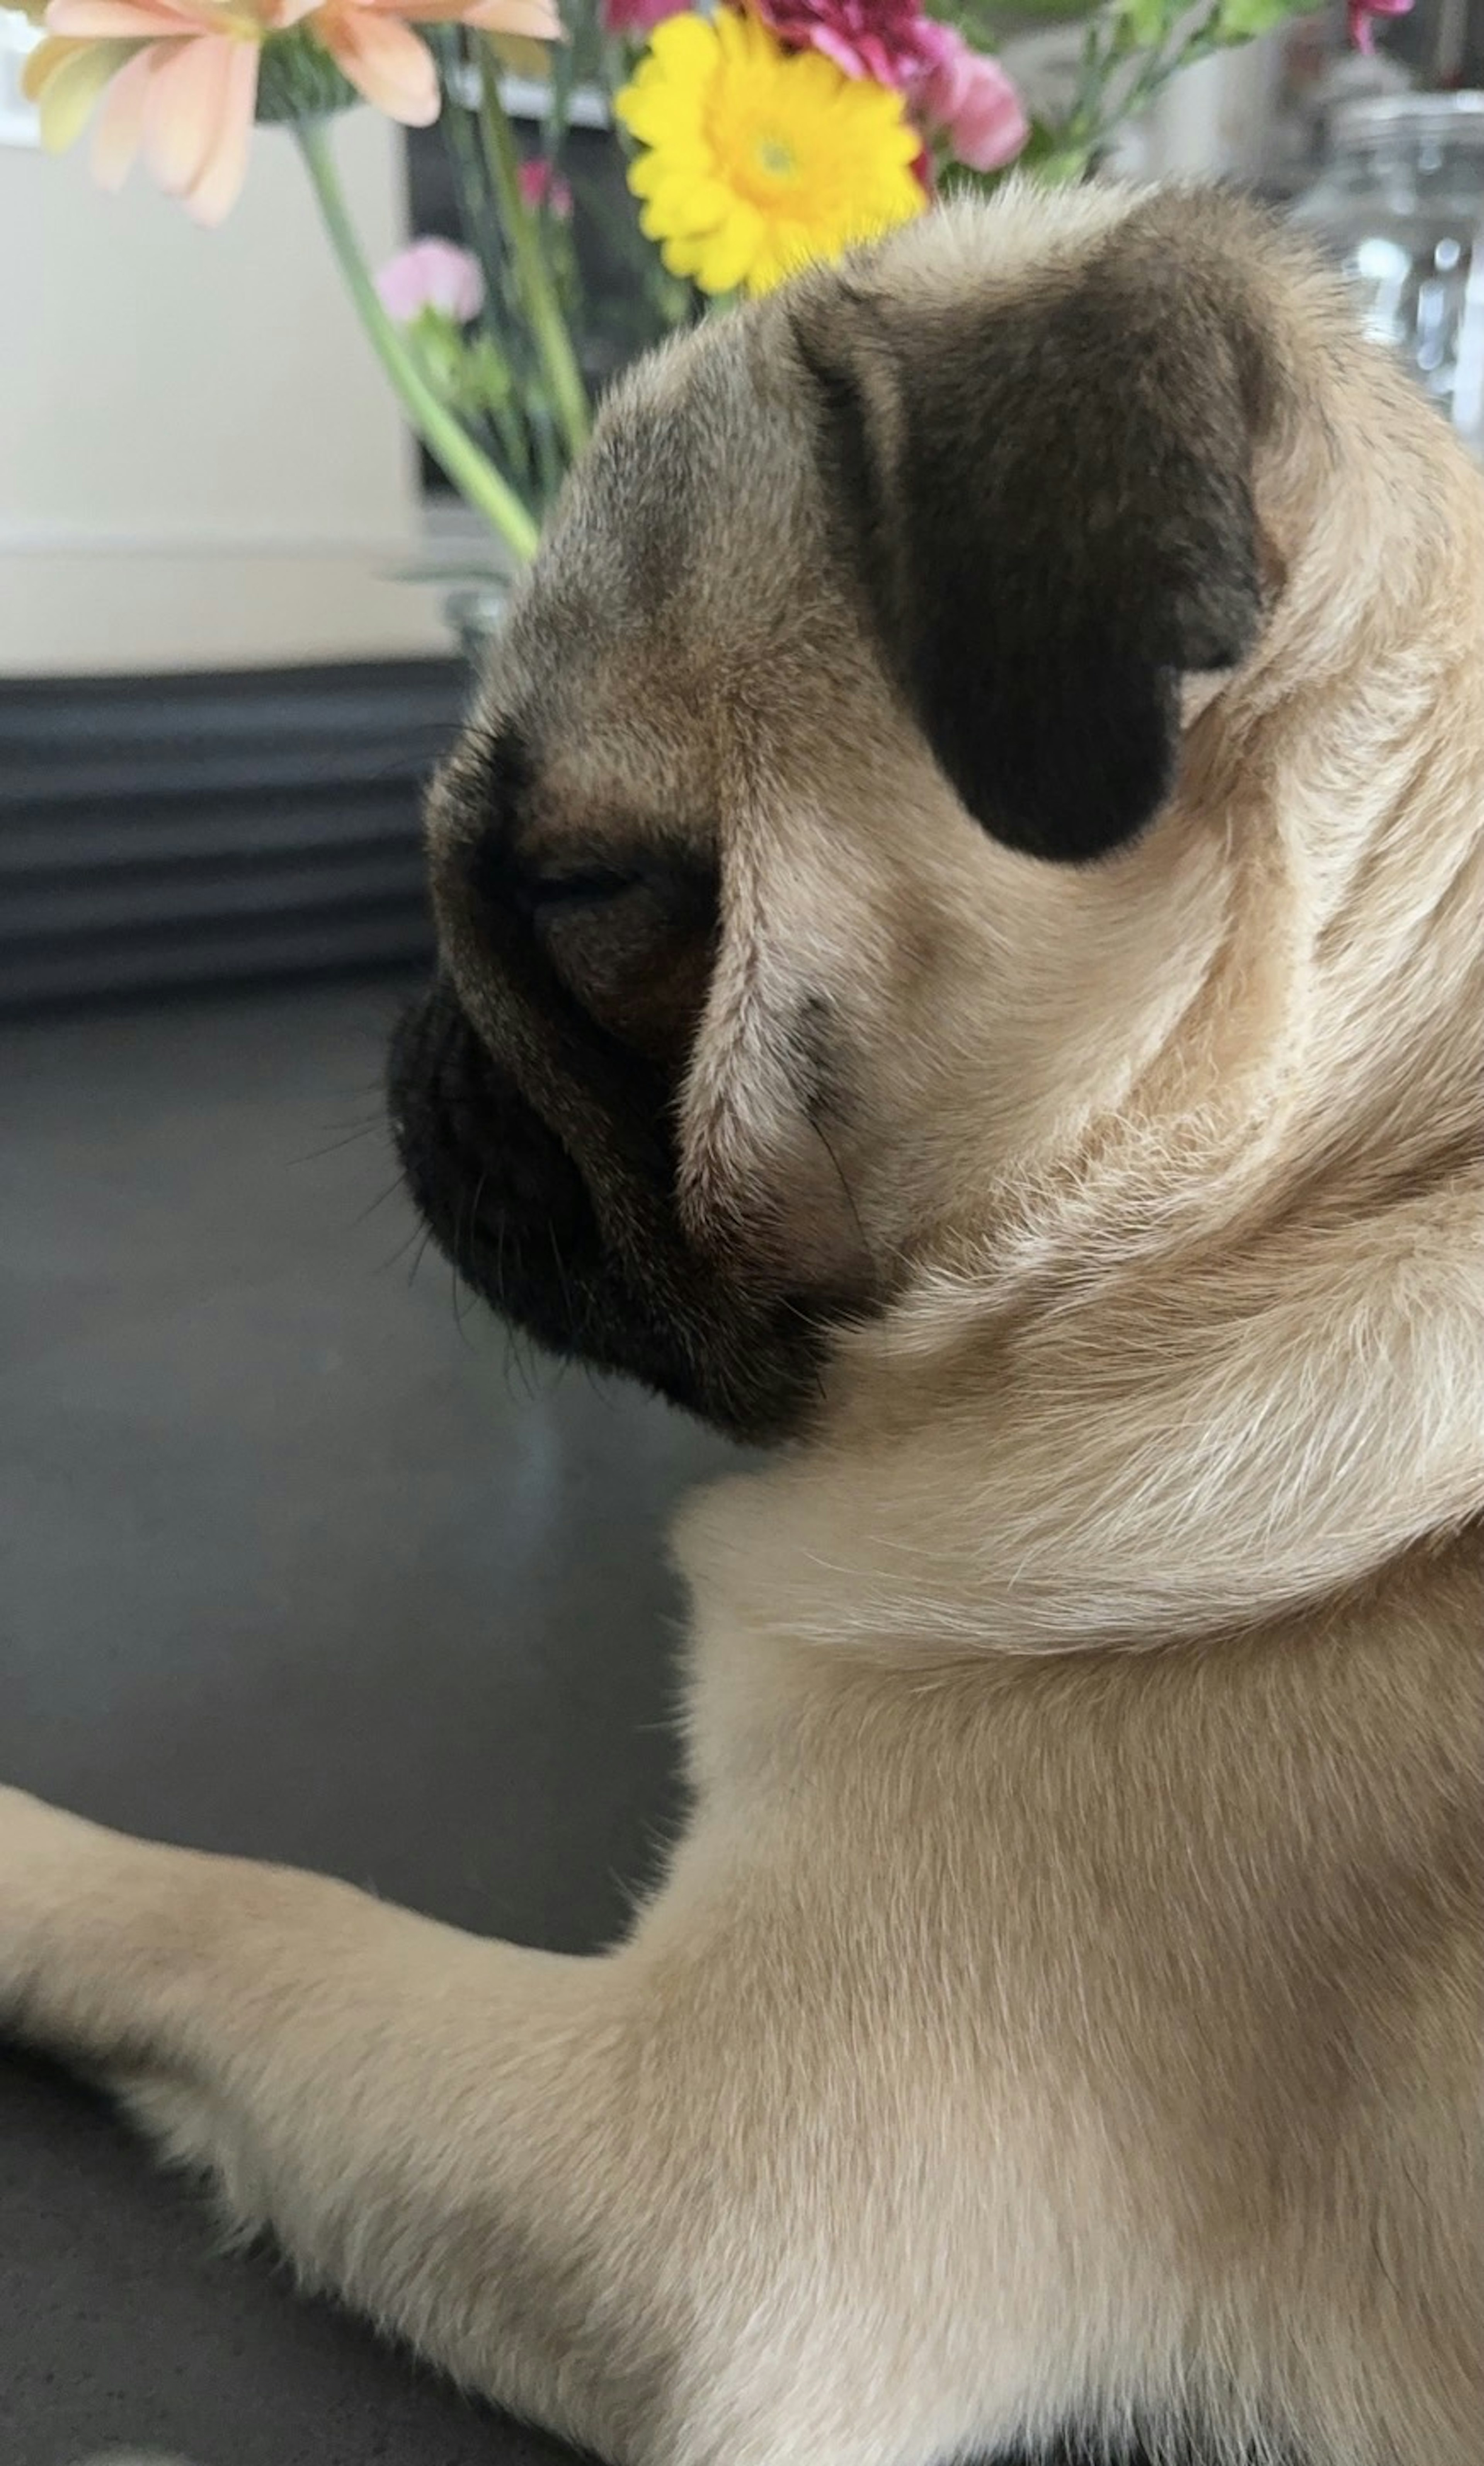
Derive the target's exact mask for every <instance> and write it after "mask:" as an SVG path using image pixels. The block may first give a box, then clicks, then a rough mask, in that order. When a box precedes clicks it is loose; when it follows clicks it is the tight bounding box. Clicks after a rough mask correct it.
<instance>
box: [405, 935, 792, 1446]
mask: <svg viewBox="0 0 1484 2466" xmlns="http://www.w3.org/2000/svg"><path fill="white" fill-rule="evenodd" d="M388 1096H389V1103H390V1110H391V1118H392V1128H393V1137H394V1139H395V1143H396V1149H397V1154H398V1156H399V1158H400V1161H401V1166H402V1172H403V1176H404V1177H405V1180H406V1183H407V1187H408V1190H409V1192H410V1193H411V1196H412V1199H413V1200H414V1203H415V1204H416V1207H417V1209H418V1212H419V1213H420V1215H421V1216H422V1217H423V1219H424V1221H425V1222H426V1223H427V1225H428V1227H429V1229H430V1231H431V1232H432V1235H433V1238H434V1240H435V1242H436V1243H437V1244H438V1247H439V1249H440V1250H442V1252H443V1253H444V1255H445V1256H446V1257H447V1258H448V1259H450V1260H451V1261H452V1262H453V1264H454V1266H455V1267H457V1268H458V1270H459V1272H460V1274H461V1276H462V1277H463V1278H464V1279H465V1281H466V1282H467V1283H468V1284H469V1285H470V1286H472V1287H473V1289H475V1291H477V1292H478V1293H480V1294H481V1295H482V1296H483V1298H484V1299H485V1300H486V1301H487V1302H489V1303H490V1304H491V1305H492V1307H493V1308H494V1309H495V1310H496V1311H499V1312H500V1314H501V1315H502V1316H503V1317H505V1318H507V1319H509V1320H511V1321H512V1322H513V1323H514V1324H515V1325H516V1326H518V1327H521V1328H523V1329H525V1330H526V1331H527V1332H528V1334H531V1335H533V1336H534V1337H535V1338H536V1339H537V1341H538V1342H539V1343H541V1344H542V1345H544V1346H546V1347H547V1349H548V1350H549V1351H551V1352H552V1353H554V1354H556V1355H558V1356H562V1357H564V1358H573V1357H574V1358H578V1359H581V1360H584V1361H588V1362H591V1363H592V1364H594V1365H595V1366H596V1368H599V1369H603V1370H617V1371H621V1372H623V1373H625V1374H626V1375H627V1376H629V1377H631V1378H635V1379H640V1380H641V1381H642V1382H643V1384H645V1385H646V1386H649V1387H653V1388H656V1389H657V1390H658V1391H659V1392H660V1393H661V1394H662V1395H663V1396H667V1397H668V1398H669V1399H670V1400H671V1401H672V1402H674V1403H677V1404H680V1405H683V1406H684V1407H685V1408H686V1410H687V1411H689V1412H692V1413H695V1414H698V1415H699V1416H700V1417H701V1418H702V1419H703V1420H706V1421H708V1422H712V1423H714V1424H717V1425H718V1426H719V1427H721V1428H723V1429H725V1430H727V1431H729V1432H731V1434H732V1435H733V1436H736V1437H739V1438H746V1439H752V1440H765V1439H775V1438H777V1437H780V1436H783V1435H786V1434H787V1433H788V1432H789V1431H790V1430H792V1429H793V1428H795V1427H797V1425H798V1422H799V1420H800V1419H801V1417H802V1415H803V1413H804V1411H805V1410H806V1408H807V1405H808V1403H809V1401H810V1399H811V1398H812V1396H813V1395H814V1394H815V1392H816V1390H817V1384H818V1370H819V1360H820V1354H821V1320H820V1315H819V1311H818V1307H817V1305H816V1307H815V1308H813V1309H810V1308H807V1307H806V1306H805V1305H803V1304H802V1303H801V1302H800V1301H799V1300H798V1299H796V1298H794V1297H791V1296H779V1295H777V1294H776V1293H774V1294H762V1293H759V1292H756V1291H752V1290H749V1289H747V1288H746V1287H745V1286H744V1285H742V1284H741V1283H740V1281H737V1280H735V1279H733V1277H732V1276H731V1275H730V1274H729V1273H727V1272H726V1271H725V1270H724V1269H723V1268H721V1267H718V1266H717V1265H716V1264H715V1263H713V1262H711V1261H709V1260H705V1259H702V1258H701V1257H700V1256H699V1254H698V1253H697V1252H696V1250H695V1248H694V1247H693V1245H692V1244H690V1242H689V1241H688V1240H687V1238H686V1234H685V1233H684V1231H683V1228H682V1226H681V1224H680V1220H679V1214H678V1210H677V1206H676V1199H675V1183H676V1173H675V1160H674V1153H673V1142H672V1139H671V1136H670V1132H669V1126H668V1120H667V1114H666V1108H665V1103H664V1098H663V1092H661V1091H658V1090H657V1091H656V1092H655V1094H654V1096H653V1098H652V1100H651V1105H650V1108H649V1110H650V1114H651V1118H649V1119H647V1120H645V1121H638V1120H636V1119H634V1118H632V1113H631V1116H630V1118H628V1119H626V1120H625V1121H623V1122H622V1123H618V1124H614V1123H609V1124H607V1125H606V1126H605V1127H606V1128H607V1129H609V1130H611V1131H614V1132H616V1136H615V1137H613V1138H605V1140H604V1141H603V1143H602V1144H603V1150H604V1153H603V1155H602V1156H601V1158H600V1159H599V1160H598V1162H597V1164H596V1165H595V1164H592V1163H590V1162H584V1160H582V1159H580V1158H579V1157H578V1156H576V1155H573V1153H572V1151H571V1148H570V1147H569V1146H568V1145H567V1144H565V1143H564V1141H563V1139H562V1137H561V1136H560V1135H558V1133H557V1132H556V1131H555V1130H554V1129H553V1128H552V1127H551V1123H550V1122H549V1121H548V1119H547V1118H546V1117H545V1115H544V1114H543V1112H542V1111H541V1110H539V1108H538V1107H537V1106H536V1105H535V1104H533V1103H532V1102H531V1101H530V1100H529V1099H528V1097H527V1095H526V1094H525V1093H524V1092H523V1090H522V1088H521V1087H520V1086H519V1084H518V1083H517V1081H516V1079H515V1077H514V1075H513V1074H512V1073H511V1072H509V1071H507V1070H506V1069H505V1068H504V1067H503V1066H502V1065H501V1064H500V1063H499V1062H498V1060H497V1059H496V1058H495V1057H494V1056H493V1055H492V1054H491V1053H490V1052H489V1050H488V1049H487V1047H486V1046H485V1044H484V1043H483V1041H482V1039H481V1038H480V1037H479V1035H478V1034H477V1033H476V1031H475V1030H474V1028H473V1027H472V1026H471V1025H470V1023H469V1020H468V1019H467V1018H466V1017H465V1015H464V1013H463V1011H462V1009H461V1005H460V1003H459V1001H458V998H457V997H456V996H455V994H454V992H453V990H452V988H451V987H450V986H449V985H448V984H447V983H446V982H445V981H444V980H442V979H441V978H439V979H438V980H436V981H435V983H434V984H433V986H432V987H431V989H430V991H429V992H428V993H427V994H426V995H425V996H423V998H421V999H420V1000H418V1001H416V1002H415V1003H414V1004H413V1005H412V1007H411V1008H410V1009H409V1010H408V1011H407V1012H406V1013H405V1014H404V1016H403V1018H402V1019H401V1020H400V1021H399V1022H398V1025H397V1027H396V1029H395V1031H394V1033H393V1041H392V1051H391V1057H390V1064H389V1069H388ZM616 1156H617V1157H618V1158H619V1159H620V1161H619V1162H618V1163H617V1164H616V1161H615V1159H616Z"/></svg>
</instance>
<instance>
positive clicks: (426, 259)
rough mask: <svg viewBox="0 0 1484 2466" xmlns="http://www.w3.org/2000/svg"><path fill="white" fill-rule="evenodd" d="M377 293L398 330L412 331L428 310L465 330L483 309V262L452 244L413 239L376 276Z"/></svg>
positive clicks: (464, 249)
mask: <svg viewBox="0 0 1484 2466" xmlns="http://www.w3.org/2000/svg"><path fill="white" fill-rule="evenodd" d="M376 291H377V295H378V297H379V299H380V301H381V304H382V306H383V308H385V310H386V312H387V315H388V316H389V317H391V318H393V319H394V320H395V322H396V324H397V325H411V324H412V323H413V321H414V319H415V318H416V317H420V316H421V314H422V312H423V310H424V309H425V308H436V309H438V311H439V312H440V313H441V314H442V315H443V316H445V317H452V318H453V319H454V320H455V322H456V323H457V324H458V325H468V324H470V322H471V321H472V320H473V319H474V318H476V317H477V316H478V315H479V313H480V310H481V309H482V308H483V305H484V278H483V274H482V273H481V272H480V268H479V259H478V258H475V257H471V256H470V254H469V251H468V250H467V249H466V248H457V247H456V246H455V245H454V242H453V241H452V240H451V239H415V240H414V241H413V242H412V244H411V246H410V247H408V248H403V249H399V250H398V251H397V253H396V255H395V257H392V258H388V259H387V262H386V264H385V265H384V266H383V267H382V269H381V271H380V273H379V274H378V275H377V277H376Z"/></svg>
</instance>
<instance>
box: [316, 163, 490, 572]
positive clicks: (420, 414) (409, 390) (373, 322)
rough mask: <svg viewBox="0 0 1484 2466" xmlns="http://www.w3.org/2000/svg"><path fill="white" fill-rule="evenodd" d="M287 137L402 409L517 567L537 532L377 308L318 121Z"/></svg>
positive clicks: (358, 309) (372, 285) (399, 336)
mask: <svg viewBox="0 0 1484 2466" xmlns="http://www.w3.org/2000/svg"><path fill="white" fill-rule="evenodd" d="M295 134H296V136H297V137H298V139H299V144H300V148H301V151H302V152H303V154H304V164H305V167H306V168H307V170H308V173H309V178H310V180H311V181H312V183H313V186H314V193H315V195H316V197H317V198H318V199H319V204H320V212H321V213H322V214H323V216H324V218H325V228H326V232H327V234H328V235H329V243H330V246H331V248H332V249H333V250H334V252H335V256H336V258H337V260H338V262H339V266H340V271H341V273H342V274H343V275H344V277H345V281H346V288H347V290H348V291H349V294H350V297H351V300H352V301H353V302H354V303H355V306H356V309H357V311H358V313H359V316H360V320H361V324H362V325H363V326H364V327H365V329H366V334H367V338H368V340H369V341H370V343H371V347H372V349H373V350H374V351H375V353H376V356H377V358H378V359H379V360H380V362H381V365H382V367H383V368H384V369H385V370H386V372H387V375H388V377H389V378H390V379H391V381H392V385H393V390H394V392H396V394H397V395H398V397H399V398H400V401H401V404H402V407H403V409H404V411H405V412H406V413H407V415H408V417H409V418H410V419H411V421H412V423H413V426H414V427H415V428H416V431H417V434H418V436H419V437H421V438H422V441H423V443H424V444H425V445H426V446H427V448H428V451H429V453H430V454H433V455H435V456H436V457H437V459H438V461H439V462H440V463H441V464H442V467H443V469H444V470H445V471H446V472H447V474H448V477H449V479H450V480H451V481H452V482H453V483H454V486H455V487H456V488H457V489H458V490H459V492H460V494H461V496H462V497H464V498H465V499H466V500H467V501H468V503H469V504H471V505H473V506H474V507H475V508H476V510H477V511H478V512H480V513H482V514H483V516H484V518H485V520H486V522H488V523H490V524H491V525H492V526H493V527H494V528H495V529H496V530H497V531H498V532H499V533H500V536H501V538H502V539H503V540H505V542H506V546H507V547H508V548H509V549H510V550H511V552H512V554H514V555H515V556H516V557H517V558H518V559H519V560H520V562H521V563H522V564H525V563H526V562H527V561H528V559H529V558H530V557H531V556H533V555H534V553H535V549H536V541H537V538H538V536H539V533H538V531H537V527H536V524H535V521H534V519H533V517H532V516H531V514H530V513H529V511H528V508H527V507H526V506H525V505H524V504H522V502H521V500H520V498H519V497H518V496H517V495H516V493H515V490H514V489H513V488H512V487H511V485H510V483H509V482H508V481H507V480H506V479H505V478H504V476H503V475H502V474H501V473H500V472H499V471H497V470H496V468H495V466H494V464H493V463H492V462H491V461H490V460H488V458H487V457H486V456H485V455H483V454H482V453H481V452H480V449H479V447H478V446H477V445H476V444H475V442H474V439H473V438H472V437H470V436H469V434H468V432H467V431H466V429H465V428H464V427H463V424H462V422H461V420H459V419H458V418H456V417H455V415H454V414H453V413H452V412H451V411H450V410H449V408H448V405H447V404H446V403H445V402H442V401H440V400H439V398H438V394H437V393H436V392H435V391H434V389H433V387H432V386H431V385H430V384H429V383H428V380H427V378H426V377H425V376H424V375H423V373H422V370H420V368H419V367H418V365H417V362H416V357H415V355H414V353H413V352H412V351H411V350H409V348H408V347H407V344H406V342H405V341H404V339H403V337H402V334H401V332H400V330H399V329H398V327H397V326H396V325H394V324H393V320H392V319H391V318H390V317H389V316H388V314H387V312H386V310H385V308H383V306H382V304H381V302H380V300H379V299H378V297H377V294H376V286H375V284H374V282H373V281H372V280H371V273H370V270H369V268H368V266H367V263H366V259H365V258H364V257H363V256H362V254H361V244H360V241H359V240H358V239H357V237H356V235H355V228H354V225H353V224H352V223H351V220H350V216H349V213H348V212H347V210H346V201H345V196H344V194H343V192H342V190H341V186H340V181H339V178H338V177H337V175H336V171H335V164H334V158H333V155H332V154H331V152H330V147H329V142H328V140H327V138H326V133H325V123H324V122H323V121H318V120H301V121H298V122H296V123H295Z"/></svg>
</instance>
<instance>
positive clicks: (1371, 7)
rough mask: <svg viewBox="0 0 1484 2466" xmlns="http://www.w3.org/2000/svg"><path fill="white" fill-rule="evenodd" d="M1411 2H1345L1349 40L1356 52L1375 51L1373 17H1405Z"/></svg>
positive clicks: (1349, 0) (1409, 0)
mask: <svg viewBox="0 0 1484 2466" xmlns="http://www.w3.org/2000/svg"><path fill="white" fill-rule="evenodd" d="M1411 5H1412V0H1347V8H1346V14H1347V16H1348V18H1349V21H1350V39H1351V41H1352V42H1353V43H1354V45H1355V47H1356V50H1357V51H1358V52H1373V51H1374V50H1375V49H1376V29H1375V27H1374V26H1373V25H1372V23H1371V20H1372V18H1373V17H1405V15H1406V14H1407V12H1408V11H1409V10H1410V8H1411Z"/></svg>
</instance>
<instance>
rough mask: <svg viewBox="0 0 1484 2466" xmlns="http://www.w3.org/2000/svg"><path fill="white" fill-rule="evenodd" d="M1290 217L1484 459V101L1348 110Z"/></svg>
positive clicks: (1409, 98)
mask: <svg viewBox="0 0 1484 2466" xmlns="http://www.w3.org/2000/svg"><path fill="white" fill-rule="evenodd" d="M1291 212H1292V214H1293V220H1294V221H1295V222H1296V223H1297V224H1299V225H1300V226H1301V227H1302V228H1303V229H1305V230H1307V231H1309V232H1310V233H1312V235H1314V237H1315V239H1316V240H1317V241H1319V243H1320V244H1321V246H1323V247H1325V248H1326V249H1328V250H1329V252H1330V254H1331V255H1332V256H1334V257H1335V258H1338V261H1339V263H1340V264H1341V265H1342V267H1343V268H1344V271H1345V273H1346V274H1347V275H1348V277H1349V278H1350V280H1351V281H1352V283H1353V284H1354V286H1355V288H1356V291H1357V293H1358V294H1359V296H1360V303H1361V307H1362V310H1363V313H1364V317H1365V324H1366V329H1367V331H1368V332H1370V333H1372V334H1374V335H1376V336H1378V337H1379V339H1380V340H1381V341H1383V342H1386V343H1390V344H1392V345H1393V346H1394V347H1396V348H1397V349H1398V350H1399V351H1400V352H1401V355H1402V357H1403V358H1404V359H1405V361H1406V362H1407V364H1408V365H1409V366H1410V367H1411V368H1412V369H1413V370H1415V371H1416V374H1417V376H1418V378H1419V380H1420V382H1421V384H1422V386H1423V389H1424V391H1425V392H1427V393H1428V395H1429V396H1430V398H1431V399H1432V401H1434V402H1435V403H1436V404H1437V406H1438V408H1439V410H1440V411H1442V412H1443V413H1444V414H1445V415H1446V416H1447V417H1448V418H1450V420H1451V421H1452V424H1453V426H1454V428H1455V429H1456V430H1457V431H1458V434H1459V435H1460V437H1462V438H1463V440H1464V442H1465V444H1466V445H1467V446H1468V447H1469V448H1470V451H1471V452H1472V453H1473V454H1474V455H1475V456H1477V457H1478V459H1479V460H1481V461H1484V94H1409V95H1389V96H1386V97H1384V98H1381V97H1374V98H1367V100H1366V101H1363V102H1350V103H1345V104H1342V105H1341V106H1340V107H1339V109H1338V110H1337V111H1336V113H1335V115H1334V118H1333V120H1332V122H1331V123H1330V132H1329V155H1328V160H1327V162H1326V164H1325V167H1324V169H1323V170H1322V172H1321V173H1320V176H1319V178H1318V180H1317V181H1316V182H1315V186H1314V187H1313V188H1312V189H1310V190H1308V191H1306V193H1305V194H1304V195H1303V196H1302V197H1300V198H1298V199H1297V200H1296V201H1295V203H1294V205H1293V208H1292V209H1291Z"/></svg>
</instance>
